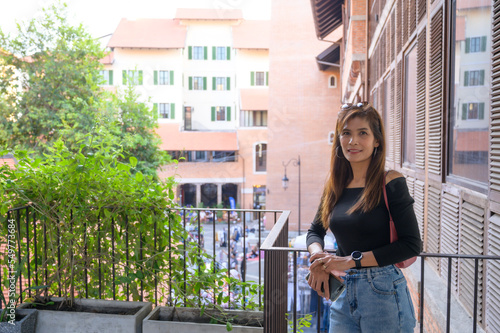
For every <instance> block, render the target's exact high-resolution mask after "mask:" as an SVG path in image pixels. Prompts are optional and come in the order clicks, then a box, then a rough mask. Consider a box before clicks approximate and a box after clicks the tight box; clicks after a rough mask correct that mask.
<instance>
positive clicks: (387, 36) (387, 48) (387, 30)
mask: <svg viewBox="0 0 500 333" xmlns="http://www.w3.org/2000/svg"><path fill="white" fill-rule="evenodd" d="M390 24H391V20H390V19H389V22H388V23H387V27H386V28H385V34H384V36H385V39H384V44H385V45H383V47H384V48H385V57H384V61H385V67H384V72H385V70H386V69H387V68H388V67H389V66H390V65H391V26H390Z"/></svg>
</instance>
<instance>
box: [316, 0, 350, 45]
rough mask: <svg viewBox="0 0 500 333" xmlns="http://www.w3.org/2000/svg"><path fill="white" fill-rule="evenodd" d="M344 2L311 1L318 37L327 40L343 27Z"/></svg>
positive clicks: (342, 0)
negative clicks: (333, 32)
mask: <svg viewBox="0 0 500 333" xmlns="http://www.w3.org/2000/svg"><path fill="white" fill-rule="evenodd" d="M343 4H344V0H311V7H312V12H313V17H314V26H315V28H316V36H318V38H319V39H325V37H326V36H328V35H329V34H330V33H331V32H332V31H334V30H335V29H337V28H338V27H339V26H340V25H342V5H343Z"/></svg>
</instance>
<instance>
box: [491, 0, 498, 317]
mask: <svg viewBox="0 0 500 333" xmlns="http://www.w3.org/2000/svg"><path fill="white" fill-rule="evenodd" d="M493 6H494V7H493V20H492V21H493V30H492V54H494V55H495V56H494V57H493V58H492V66H491V74H492V78H491V125H490V126H491V132H490V133H491V134H490V142H491V144H490V147H491V148H490V156H491V157H490V189H491V194H492V195H493V196H494V197H495V198H496V200H497V201H500V80H499V78H500V57H499V56H498V54H500V1H498V0H497V1H495V2H494V5H493ZM499 264H500V263H499ZM498 304H500V303H498ZM499 321H500V319H499Z"/></svg>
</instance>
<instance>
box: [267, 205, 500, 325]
mask: <svg viewBox="0 0 500 333" xmlns="http://www.w3.org/2000/svg"><path fill="white" fill-rule="evenodd" d="M289 214H290V212H289V211H284V212H283V214H281V216H280V218H279V219H278V221H277V222H276V223H275V225H274V227H273V228H272V230H271V231H270V233H269V235H268V237H267V238H266V239H265V241H264V243H263V244H262V247H261V248H262V250H263V251H264V252H265V271H264V274H265V279H264V286H265V294H264V300H265V305H266V308H265V317H264V327H265V328H264V330H265V332H273V333H284V332H289V331H292V332H297V331H298V325H299V315H298V313H297V300H298V299H300V297H299V295H298V283H299V280H298V279H300V278H301V277H302V276H301V275H300V274H298V272H297V268H298V263H297V258H298V254H299V253H300V252H306V251H307V250H306V249H305V248H304V249H300V248H293V249H292V248H290V247H288V217H289ZM290 256H291V260H289V257H290ZM419 257H420V258H419V260H418V261H420V265H419V266H420V282H419V283H417V286H416V287H415V289H416V290H418V295H417V297H418V300H415V299H414V301H417V302H416V303H417V304H418V307H417V308H416V309H415V310H416V314H417V320H418V323H417V327H419V328H420V332H424V326H425V324H426V320H427V319H428V318H426V317H425V316H424V314H425V313H426V312H425V311H424V309H425V306H426V303H425V301H426V300H425V297H424V295H426V294H427V295H428V292H426V293H424V290H426V289H425V288H426V281H428V280H427V279H428V276H426V274H425V267H426V265H425V262H426V260H425V259H426V258H438V259H441V260H444V262H446V265H447V271H446V272H447V273H446V274H447V284H446V311H445V312H446V320H445V323H444V327H443V330H444V331H445V332H451V322H452V320H453V319H454V317H453V315H452V313H451V307H452V301H453V298H454V297H455V295H454V294H453V293H452V282H451V281H452V272H453V270H452V263H453V261H454V260H455V261H456V260H464V261H467V262H468V264H470V261H472V262H473V263H474V264H473V274H474V277H473V279H470V280H465V277H464V278H463V279H464V280H465V281H460V283H464V284H469V285H470V286H471V288H469V289H472V290H473V295H472V299H471V302H472V306H470V308H471V309H472V313H470V314H469V315H471V316H472V323H471V329H470V332H477V331H478V330H480V329H481V328H480V327H479V325H480V324H479V323H478V306H479V301H478V297H479V296H478V295H479V293H480V291H479V272H480V268H481V265H482V264H483V262H486V261H499V260H500V256H486V255H467V254H438V253H421V254H420V255H419ZM415 266H418V262H417V264H415ZM289 267H290V268H289ZM289 269H290V270H292V273H293V274H291V280H292V281H291V282H292V284H293V288H289V286H288V284H289V283H290V278H289V277H288V276H287V271H288V270H289ZM405 274H407V273H405ZM290 293H291V294H292V295H290ZM290 299H291V300H293V301H292V306H291V311H288V308H289V307H288V306H287V305H288V303H289V301H290ZM320 302H321V299H318V305H317V309H320V308H321V307H320ZM288 313H289V315H288ZM286 318H288V320H286ZM320 320H321V316H320V315H317V316H316V319H315V324H316V332H318V333H319V332H320V329H321V323H320ZM302 329H303V328H302ZM466 331H469V330H468V328H464V327H462V328H461V332H466Z"/></svg>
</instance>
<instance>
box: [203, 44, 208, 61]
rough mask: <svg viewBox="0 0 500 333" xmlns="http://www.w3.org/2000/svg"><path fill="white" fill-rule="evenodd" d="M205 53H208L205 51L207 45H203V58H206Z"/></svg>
mask: <svg viewBox="0 0 500 333" xmlns="http://www.w3.org/2000/svg"><path fill="white" fill-rule="evenodd" d="M207 53H208V52H207V47H206V46H204V47H203V59H205V60H207Z"/></svg>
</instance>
